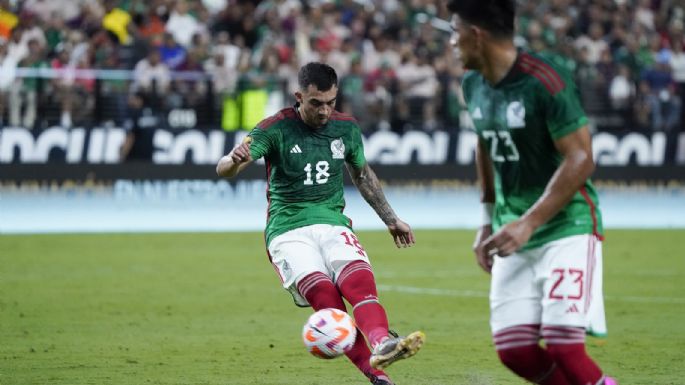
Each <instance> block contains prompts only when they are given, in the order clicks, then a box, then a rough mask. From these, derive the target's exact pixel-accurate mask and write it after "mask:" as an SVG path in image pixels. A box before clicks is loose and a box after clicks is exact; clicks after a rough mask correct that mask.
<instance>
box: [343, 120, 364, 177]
mask: <svg viewBox="0 0 685 385" xmlns="http://www.w3.org/2000/svg"><path fill="white" fill-rule="evenodd" d="M351 131H352V135H351V140H350V145H349V146H348V148H346V151H345V161H346V162H347V163H349V164H351V165H352V166H354V167H355V168H361V167H362V166H364V165H365V164H366V157H365V156H364V142H363V141H362V133H361V129H360V128H359V126H358V125H357V124H354V125H352V130H351Z"/></svg>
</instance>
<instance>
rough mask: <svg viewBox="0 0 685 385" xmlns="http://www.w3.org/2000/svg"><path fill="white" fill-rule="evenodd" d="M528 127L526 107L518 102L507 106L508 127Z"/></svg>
mask: <svg viewBox="0 0 685 385" xmlns="http://www.w3.org/2000/svg"><path fill="white" fill-rule="evenodd" d="M525 126H526V107H525V106H524V105H523V103H521V102H520V101H518V100H516V101H513V102H511V103H509V105H508V106H507V127H509V128H522V127H525Z"/></svg>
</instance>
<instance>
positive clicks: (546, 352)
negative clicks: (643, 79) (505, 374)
mask: <svg viewBox="0 0 685 385" xmlns="http://www.w3.org/2000/svg"><path fill="white" fill-rule="evenodd" d="M448 8H449V9H450V10H451V11H452V12H453V20H452V28H453V29H454V38H453V39H452V41H453V42H454V43H455V45H456V46H457V48H458V51H459V54H460V58H461V60H462V62H463V63H464V66H465V67H466V68H467V69H469V70H471V71H469V72H468V73H467V75H465V76H464V79H463V82H462V89H463V92H464V98H465V100H466V101H467V105H468V110H469V113H470V115H471V118H472V120H473V124H474V126H475V128H476V133H477V134H478V142H479V143H478V146H477V149H476V163H477V170H478V176H479V183H480V187H481V191H482V201H483V207H484V215H483V217H484V223H483V226H482V227H481V228H480V230H479V232H478V234H477V236H476V240H475V242H474V251H475V254H476V259H477V261H478V263H479V265H480V266H481V267H482V268H483V269H484V270H485V271H487V272H490V273H492V280H491V287H490V327H491V329H492V333H493V339H494V343H495V349H496V350H497V353H498V355H499V357H500V360H501V361H502V362H503V363H504V364H505V365H506V366H507V367H508V368H509V369H511V370H512V371H513V372H514V373H516V374H517V375H519V376H521V377H523V378H525V379H527V380H528V381H530V382H533V383H537V384H545V385H614V384H615V380H614V379H612V378H610V377H607V376H605V375H604V373H603V372H602V370H601V369H600V368H599V367H598V366H597V364H596V363H595V362H594V361H593V360H592V359H591V358H590V357H589V356H588V355H587V353H586V351H585V333H586V332H587V333H593V334H605V333H606V325H605V321H604V302H603V298H602V280H601V279H602V251H601V246H602V244H601V240H602V239H603V237H602V222H601V216H600V212H599V208H598V199H597V194H596V193H595V190H594V188H593V186H592V184H591V183H590V180H589V177H590V175H591V174H592V171H593V170H594V163H593V160H592V146H591V137H590V133H589V130H588V127H587V118H586V116H585V113H584V112H583V110H582V108H581V106H580V102H579V100H578V95H577V90H576V87H575V85H574V84H573V81H572V80H571V77H570V76H569V75H568V74H567V73H566V72H565V71H564V70H562V69H560V68H557V67H556V66H555V65H553V64H552V63H550V62H547V61H545V60H544V59H543V58H541V57H540V56H538V55H536V54H533V53H528V52H525V51H522V50H517V48H516V47H515V46H514V41H513V40H514V39H513V35H514V14H515V0H451V1H448ZM541 340H544V342H545V344H544V347H543V346H541V345H540V341H541Z"/></svg>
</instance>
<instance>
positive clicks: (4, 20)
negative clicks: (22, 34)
mask: <svg viewBox="0 0 685 385" xmlns="http://www.w3.org/2000/svg"><path fill="white" fill-rule="evenodd" d="M10 8H11V7H9V1H7V0H2V1H0V40H2V41H3V42H5V41H7V40H8V39H9V37H10V35H11V33H12V29H14V27H16V25H17V24H18V23H19V18H18V17H17V15H15V14H14V13H12V12H10V11H9V9H10Z"/></svg>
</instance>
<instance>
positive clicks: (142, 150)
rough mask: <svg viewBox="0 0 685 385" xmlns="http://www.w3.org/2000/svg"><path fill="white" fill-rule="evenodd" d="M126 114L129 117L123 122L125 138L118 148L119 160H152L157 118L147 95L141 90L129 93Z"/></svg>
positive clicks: (157, 124)
mask: <svg viewBox="0 0 685 385" xmlns="http://www.w3.org/2000/svg"><path fill="white" fill-rule="evenodd" d="M127 116H128V117H129V118H128V119H127V120H126V122H125V123H124V127H125V129H126V138H125V139H124V143H123V144H122V146H121V149H120V150H119V155H120V159H121V161H122V162H131V161H134V162H138V161H146V162H149V161H152V154H153V152H154V144H153V138H154V133H155V128H157V127H158V126H159V119H158V117H157V115H156V113H155V111H154V110H153V109H152V108H151V107H150V103H149V102H148V96H146V95H145V94H143V93H141V92H135V93H133V94H131V96H130V97H129V99H128V114H127Z"/></svg>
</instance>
